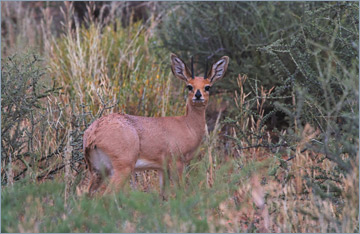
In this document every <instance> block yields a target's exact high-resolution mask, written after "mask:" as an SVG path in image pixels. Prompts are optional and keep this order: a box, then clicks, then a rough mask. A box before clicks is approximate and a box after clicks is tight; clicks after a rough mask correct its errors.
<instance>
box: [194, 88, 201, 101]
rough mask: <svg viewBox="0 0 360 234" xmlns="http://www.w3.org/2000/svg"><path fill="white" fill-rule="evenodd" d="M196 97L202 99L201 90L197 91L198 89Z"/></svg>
mask: <svg viewBox="0 0 360 234" xmlns="http://www.w3.org/2000/svg"><path fill="white" fill-rule="evenodd" d="M195 97H196V99H200V98H201V92H200V90H197V91H196V93H195Z"/></svg>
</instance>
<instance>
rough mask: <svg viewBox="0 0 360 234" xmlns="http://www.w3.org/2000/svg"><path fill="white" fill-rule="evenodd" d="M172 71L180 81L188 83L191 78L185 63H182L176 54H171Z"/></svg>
mask: <svg viewBox="0 0 360 234" xmlns="http://www.w3.org/2000/svg"><path fill="white" fill-rule="evenodd" d="M171 71H172V73H173V74H174V76H176V77H177V78H179V79H182V80H184V81H185V82H187V81H188V80H189V79H190V78H191V74H190V71H189V69H188V67H187V66H186V64H185V63H184V61H182V60H181V59H180V58H179V57H178V56H177V55H176V54H173V53H172V54H171Z"/></svg>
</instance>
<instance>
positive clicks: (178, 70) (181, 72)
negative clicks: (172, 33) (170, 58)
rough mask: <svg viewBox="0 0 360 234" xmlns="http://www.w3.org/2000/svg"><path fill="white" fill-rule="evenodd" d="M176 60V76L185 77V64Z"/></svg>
mask: <svg viewBox="0 0 360 234" xmlns="http://www.w3.org/2000/svg"><path fill="white" fill-rule="evenodd" d="M174 60H175V66H174V67H175V72H176V74H179V75H184V69H185V67H184V64H183V63H182V62H181V60H180V59H178V58H175V59H174Z"/></svg>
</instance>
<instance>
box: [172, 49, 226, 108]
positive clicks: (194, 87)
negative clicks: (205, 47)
mask: <svg viewBox="0 0 360 234" xmlns="http://www.w3.org/2000/svg"><path fill="white" fill-rule="evenodd" d="M228 64H229V57H227V56H224V57H222V58H220V59H219V60H218V61H217V62H215V63H214V64H213V65H212V66H211V68H210V70H209V71H207V64H206V69H205V73H204V76H203V77H200V76H195V74H194V66H193V59H191V72H190V70H189V68H188V67H187V65H186V64H185V63H184V61H183V60H181V59H180V58H179V57H178V56H177V55H175V54H171V70H172V72H173V74H174V75H175V76H176V77H177V78H179V79H181V80H183V81H185V83H186V87H187V88H188V90H189V93H188V103H189V104H190V105H191V106H194V107H206V106H207V104H208V101H209V92H210V89H211V87H212V85H213V84H214V83H215V82H217V81H218V80H220V79H221V78H223V77H224V75H225V72H226V69H227V67H228Z"/></svg>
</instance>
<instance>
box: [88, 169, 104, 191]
mask: <svg viewBox="0 0 360 234" xmlns="http://www.w3.org/2000/svg"><path fill="white" fill-rule="evenodd" d="M103 181H104V180H103V176H102V175H101V173H99V172H96V171H95V172H93V173H91V179H90V184H89V187H88V195H89V196H92V195H93V194H94V193H95V192H96V191H97V190H98V189H99V187H100V186H101V184H102V182H103Z"/></svg>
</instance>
